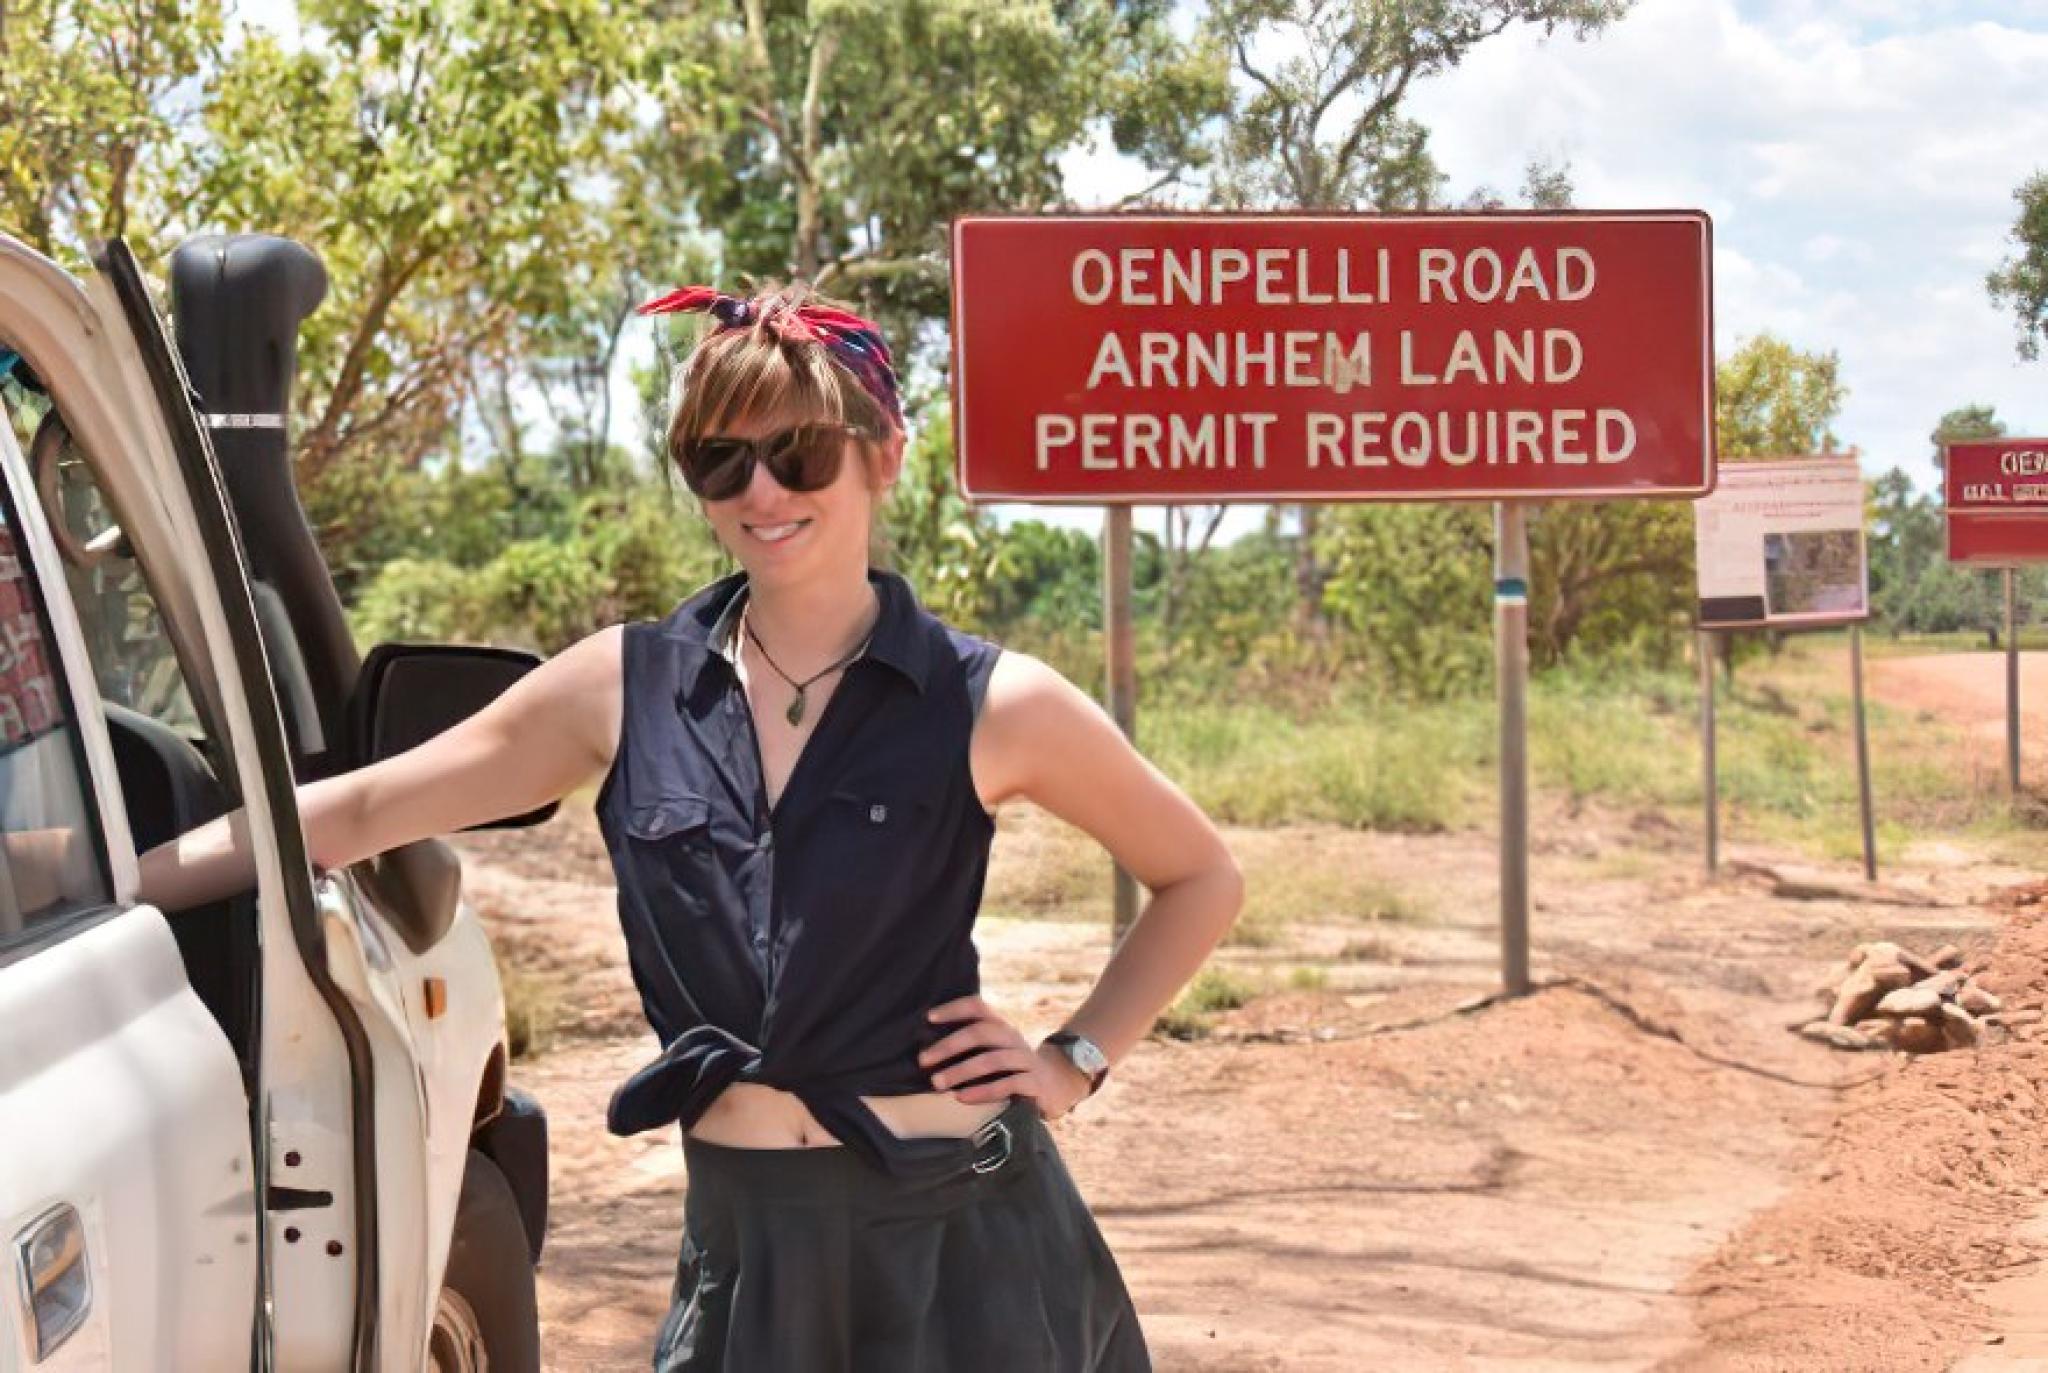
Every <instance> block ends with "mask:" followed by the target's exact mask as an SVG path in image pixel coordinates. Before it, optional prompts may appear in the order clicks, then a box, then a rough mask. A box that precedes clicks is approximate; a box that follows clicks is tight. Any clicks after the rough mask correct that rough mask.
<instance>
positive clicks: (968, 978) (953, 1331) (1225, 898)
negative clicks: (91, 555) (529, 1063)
mask: <svg viewBox="0 0 2048 1373" xmlns="http://www.w3.org/2000/svg"><path fill="white" fill-rule="evenodd" d="M646 308H647V311H648V312H649V313H666V312H669V311H687V312H703V313H706V314H709V315H711V316H712V318H713V321H714V323H713V325H712V327H711V328H710V330H708V331H707V333H706V335H705V336H704V337H703V338H702V339H701V340H700V341H699V343H698V344H697V346H696V347H695V348H694V349H693V350H692V352H691V354H690V356H689V358H688V359H687V360H686V361H685V363H684V364H683V366H682V367H680V368H679V369H678V371H677V375H676V381H675V391H674V397H673V415H672V419H671V422H670V426H669V430H668V436H667V438H668V452H669V456H670V459H671V460H672V461H673V462H674V463H675V466H676V468H677V471H678V472H679V473H680V475H681V477H682V479H683V482H684V484H685V485H686V486H688V488H689V489H690V491H691V492H692V493H694V494H695V495H696V497H697V498H698V500H699V501H700V503H701V506H702V511H703V515H704V518H705V519H706V520H707V521H708V522H709V523H710V525H711V527H712V530H713V531H714V533H715V534H716V535H717V537H718V539H719V541H720V542H721V543H722V544H723V545H724V547H725V548H726V550H727V551H728V552H729V553H730V554H731V555H732V556H733V557H734V558H735V559H737V560H738V561H739V563H740V564H741V568H742V570H741V571H740V572H738V573H735V574H733V575H732V576H729V577H726V578H724V579H722V580H720V581H718V582H715V583H713V584H712V585H711V586H709V587H706V588H703V589H701V590H700V591H698V592H697V593H696V594H695V595H693V596H691V597H690V598H689V599H687V600H686V601H684V602H683V603H682V604H681V605H679V606H678V607H677V608H676V609H675V610H674V611H673V612H672V613H671V614H670V615H668V616H667V617H665V618H664V619H662V620H659V621H653V622H636V623H632V624H628V625H625V626H624V627H623V628H622V629H621V630H619V631H617V632H616V633H613V632H611V631H607V632H606V634H604V635H600V636H594V637H593V639H592V640H590V641H586V643H588V644H590V645H591V646H590V647H589V648H588V649H586V647H585V645H584V644H579V645H576V646H574V647H572V648H571V649H569V650H568V651H566V652H565V653H563V654H562V655H561V656H560V658H559V659H558V660H557V663H560V664H563V665H564V670H565V671H568V670H570V669H568V668H567V666H566V665H567V664H568V663H569V662H570V661H571V660H576V661H579V662H585V663H587V664H588V665H589V672H590V675H591V678H592V681H591V683H590V684H589V688H588V689H587V690H585V691H583V692H582V693H580V694H579V696H578V697H577V700H578V702H579V709H580V710H581V712H582V715H581V720H582V727H584V728H586V729H587V732H588V733H589V735H590V736H591V737H592V739H593V744H594V747H595V748H597V749H598V750H600V751H601V752H602V754H603V756H604V758H605V763H604V767H603V781H602V784H601V786H600V789H599V792H598V797H597V805H596V810H597V818H598V823H599V827H600V828H601V829H602V831H603V833H604V835H605V840H606V844H607V847H608V848H609V850H610V852H611V856H612V861H613V866H614V869H615V871H616V873H617V876H618V886H619V914H620V920H621V922H622V924H623V926H624V930H625V936H626V943H627V947H628V950H629V954H630V958H631V963H632V968H633V972H634V976H635V980H636V983H637V985H638V987H639V990H640V993H641V998H642V1002H643V1005H644V1007H645V1010H646V1013H647V1017H648V1021H649V1023H650V1024H651V1025H652V1027H653V1028H654V1030H655V1033H656V1037H657V1039H658V1040H659V1042H660V1046H661V1048H660V1052H659V1053H658V1054H656V1055H655V1056H654V1057H653V1058H652V1059H651V1061H649V1062H648V1063H647V1064H646V1065H645V1066H643V1067H642V1068H641V1069H640V1070H639V1071H638V1072H636V1073H635V1074H633V1076H632V1077H631V1078H630V1079H629V1080H627V1081H626V1082H625V1083H624V1084H622V1085H621V1086H620V1088H619V1090H618V1092H617V1093H616V1095H615V1096H614V1097H613V1099H612V1103H611V1108H610V1112H609V1117H610V1125H611V1128H612V1129H613V1130H614V1131H615V1132H618V1133H621V1134H627V1133H634V1132H638V1131H641V1130H647V1129H654V1128H660V1127H664V1126H671V1125H680V1127H681V1129H682V1132H683V1151H684V1158H685V1163H686V1166H687V1171H688V1175H689V1179H690V1189H689V1193H688V1199H687V1203H686V1209H685V1216H684V1226H683V1237H682V1252H681V1256H680V1260H679V1263H678V1268H677V1275H676V1283H675V1291H674V1297H675V1300H674V1305H673V1307H672V1309H671V1311H670V1313H669V1316H668V1319H667V1320H666V1321H665V1322H664V1324H663V1326H662V1329H661V1331H660V1333H659V1335H658V1336H657V1340H656V1349H655V1365H656V1367H657V1368H658V1369H667V1370H683V1369H712V1368H733V1367H739V1368H889V1369H892V1370H908V1371H909V1373H916V1371H917V1370H930V1373H938V1370H942V1369H956V1368H964V1367H974V1368H990V1369H1008V1368H1017V1369H1022V1368H1026V1367H1028V1368H1033V1369H1038V1368H1056V1369H1060V1370H1062V1371H1063V1373H1065V1371H1066V1370H1109V1371H1111V1373H1127V1371H1129V1370H1140V1369H1145V1368H1149V1366H1150V1361H1149V1355H1148V1354H1147V1351H1146V1346H1145V1340H1144V1336H1143V1334H1142V1332H1141V1330H1140V1328H1139V1324H1138V1319H1137V1315H1136V1312H1135V1310H1134V1308H1133V1306H1132V1304H1131V1300H1130V1297H1129V1294H1128V1293H1127V1292H1126V1290H1125V1287H1124V1283H1123V1279H1122V1276H1121V1274H1120V1272H1119V1270H1118V1267H1117V1264H1116V1261H1115V1259H1114V1258H1113V1256H1112V1255H1111V1253H1110V1251H1109V1248H1108V1246H1107V1245H1106V1244H1105V1243H1104V1241H1103V1238H1102V1236H1101V1233H1100V1231H1099V1230H1098V1229H1097V1227H1096V1225H1095V1222H1094V1220H1093V1218H1092V1217H1091V1216H1090V1215H1089V1213H1088V1208H1087V1205H1086V1203H1085V1202H1084V1201H1083V1199H1082V1198H1081V1195H1080V1193H1079V1192H1078V1190H1077V1189H1076V1188H1075V1186H1074V1183H1073V1179H1072V1178H1071V1177H1070V1176H1069V1175H1068V1173H1067V1171H1066V1168H1065V1165H1064V1163H1063V1162H1062V1161H1061V1158H1060V1155H1059V1151H1058V1149H1057V1148H1056V1147H1055V1145H1054V1142H1053V1138H1052V1135H1051V1134H1050V1132H1049V1131H1048V1130H1047V1128H1046V1125H1045V1121H1047V1120H1049V1119H1053V1118H1056V1117H1058V1116H1061V1115H1064V1114H1065V1113H1066V1112H1067V1111H1069V1110H1071V1109H1072V1108H1073V1107H1074V1106H1075V1105H1076V1104H1077V1103H1079V1102H1080V1101H1081V1100H1083V1099H1084V1098H1086V1097H1088V1096H1090V1095H1091V1094H1093V1092H1094V1091H1095V1090H1096V1088H1097V1087H1098V1086H1099V1085H1100V1084H1101V1083H1102V1081H1103V1080H1104V1078H1105V1077H1106V1075H1107V1073H1108V1071H1109V1068H1110V1066H1111V1065H1112V1064H1113V1063H1114V1062H1116V1061H1117V1060H1118V1059H1120V1058H1121V1057H1122V1056H1123V1055H1124V1054H1126V1053H1127V1052H1128V1051H1129V1050H1130V1048H1131V1047H1132V1046H1133V1045H1134V1044H1135V1043H1136V1042H1137V1041H1138V1040H1139V1039H1140V1038H1141V1037H1142V1036H1143V1035H1144V1033H1145V1032H1146V1030H1147V1029H1149V1028H1150V1026H1151V1024H1152V1023H1153V1021H1154V1020H1155V1019H1156V1018H1157V1016H1158V1014H1159V1012H1160V1011H1161V1010H1162V1009H1163V1008H1164V1007H1165V1005H1166V1004H1167V1003H1168V1002H1169V1001H1170V1000H1171V999H1172V997H1173V994H1174V993H1175V992H1176V991H1178V990H1179V988H1180V987H1181V986H1182V985H1183V984H1184V983H1185V982H1186V981H1187V980H1188V979H1189V978H1190V977H1191V976H1192V975H1193V973H1194V972H1195V970H1196V969H1197V967H1198V966H1199V965H1200V964H1201V962H1202V961H1203V959H1204V958H1205V957H1206V956H1207V955H1208V953H1209V951H1210V950H1211V949H1213V948H1214V946H1215V945H1216V943H1217V942H1218V941H1219V940H1220V939H1221V938H1222V935H1223V933H1224V931H1225V929H1226V928H1227V926H1228V925H1229V923H1230V921H1231V919H1232V918H1233V917H1234V916H1235V914H1236V911H1237V908H1238V904H1239V900H1240V884H1239V881H1238V877H1237V871H1236V868H1235V866H1234V865H1233V864H1232V862H1231V860H1230V857H1229V855H1228V853H1227V852H1226V851H1225V850H1224V848H1223V846H1222V843H1221V841H1220V840H1219V839H1218V837H1217V835H1216V832H1215V830H1214V828H1213V827H1212V826H1211V825H1210V824H1209V823H1208V821H1207V820H1206V819H1205V818H1204V817H1203V816H1202V815H1201V813H1200V812H1199V811H1197V810H1196V809H1195V808H1194V806H1193V805H1192V804H1190V803H1189V802H1188V800H1187V798H1186V797H1185V796H1183V795H1182V794H1181V793H1180V792H1179V791H1178V790H1177V789H1175V788H1174V787H1173V786H1172V784H1171V783H1169V782H1167V781H1166V780H1165V778H1164V777H1162V776H1161V775H1160V774H1159V773H1158V772H1157V771H1156V770H1155V769H1153V768H1151V767H1150V766H1149V765H1148V764H1146V763H1145V761H1144V760H1143V759H1142V758H1141V757H1139V756H1138V755H1137V753H1136V752H1135V751H1134V750H1133V749H1132V748H1131V746H1130V744H1129V742H1128V741H1127V740H1126V739H1125V738H1124V736H1123V735H1122V734H1121V733H1120V732H1119V731H1118V730H1117V729H1116V727H1115V725H1114V724H1113V723H1112V722H1111V721H1110V720H1109V719H1108V717H1107V716H1106V715H1105V714H1104V713H1103V712H1102V711H1101V709H1100V708H1099V707H1097V706H1096V705H1095V703H1094V702H1093V701H1092V700H1090V699H1089V698H1088V697H1087V696H1086V695H1085V694H1083V693H1082V692H1080V691H1079V690H1078V689H1076V688H1075V687H1074V686H1073V685H1072V684H1071V683H1069V682H1067V681H1066V680H1065V679H1064V678H1062V677H1060V676H1059V675H1058V674H1057V673H1055V672H1053V671H1052V670H1051V669H1050V668H1048V667H1046V666H1045V665H1044V664H1042V663H1039V662H1037V661H1036V660H1034V659H1031V658H1029V657H1027V656H1025V655H1022V654H1016V653H1006V652H1004V651H1003V650H1001V649H1000V648H999V647H998V646H997V645H995V644H993V643H990V642H988V641H987V640H984V639H981V638H978V637H976V636H974V635H971V634H968V633H966V632H964V631H962V630H959V629H955V628H953V627H951V626H949V625H946V624H944V623H943V622H941V621H940V620H938V619H937V618H935V617H934V616H932V615H931V614H930V613H929V612H927V611H926V610H925V609H924V608H923V607H922V606H920V605H919V604H918V602H917V599H916V596H915V594H914V593H913V592H912V590H911V588H910V586H909V585H908V583H906V582H905V581H904V580H903V579H902V578H900V577H898V576H896V575H894V574H893V573H890V572H887V571H884V570H881V569H879V568H876V567H874V566H872V565H871V563H870V557H869V548H870V539H871V536H872V531H873V529H874V526H875V523H876V517H877V512H878V510H879V507H880V505H881V503H882V502H883V500H884V499H886V496H887V493H888V490H889V488H890V486H891V485H892V484H893V483H894V482H895V480H896V478H897V475H898V473H899V472H900V471H901V468H902V462H903V445H904V433H903V416H902V410H901V406H900V404H899V402H898V400H897V394H896V381H895V373H894V370H893V367H892V365H891V362H890V357H889V351H888V349H887V347H886V346H885V345H884V344H883V342H882V339H881V337H880V335H879V334H877V333H876V332H875V330H874V328H873V327H872V326H871V325H869V324H868V323H867V322H866V321H864V320H862V319H860V318H859V317H858V316H856V315H853V314H851V313H850V312H849V311H847V310H844V309H842V308H840V307H837V306H834V305H831V304H829V303H825V302H821V301H819V300H817V299H816V298H814V297H810V296H808V295H806V294H804V293H803V292H801V291H779V290H771V291H768V292H765V293H764V294H762V295H759V296H756V297H754V298H752V299H740V298H736V297H732V296H726V295H722V294H720V293H718V292H715V291H712V290H709V289H707V288H703V287H692V288H689V289H687V290H683V291H678V292H675V293H673V294H672V295H670V296H667V297H664V298H662V299H661V300H659V301H655V302H653V303H652V304H651V305H650V306H648V307H646ZM555 666H556V664H550V665H549V667H550V668H553V667H555ZM546 670H547V669H543V672H545V671H546ZM539 675H540V674H536V676H539ZM593 700H597V701H604V702H606V703H607V710H606V712H605V714H606V716H607V718H605V719H595V718H591V717H592V716H593V714H594V713H593V712H591V711H590V710H589V707H588V703H589V702H590V701H593ZM1010 797H1026V798H1028V799H1030V800H1032V801H1034V802H1035V803H1037V804H1039V805H1040V806H1043V807H1044V808H1045V809H1047V810H1048V811H1050V812H1052V813H1053V814H1055V815H1058V816H1060V817H1062V818H1064V819H1066V820H1068V821H1070V822H1071V823H1073V824H1075V825H1076V826H1078V827H1080V828H1081V829H1083V830H1085V831H1087V832H1089V833H1090V834H1092V835H1094V836H1095V837H1096V838H1097V839H1099V840H1100V841H1102V843H1103V844H1104V845H1105V846H1107V847H1108V848H1109V849H1110V850H1111V852H1112V854H1113V855H1114V856H1115V857H1116V858H1117V859H1118V860H1119V861H1121V862H1122V863H1124V864H1125V866H1126V867H1127V868H1128V869H1129V870H1130V871H1132V872H1134V873H1136V874H1137V875H1138V876H1139V878H1140V880H1142V881H1144V882H1145V883H1146V885H1147V886H1149V887H1151V888H1152V889H1153V891H1154V893H1155V894H1154V899H1153V900H1152V902H1151V903H1150V904H1149V905H1148V907H1147V908H1146V910H1145V912H1143V913H1142V914H1141V916H1140V918H1139V920H1138V922H1137V924H1136V925H1134V926H1133V927H1132V929H1131V931H1130V933H1129V934H1128V935H1127V936H1126V938H1125V940H1124V943H1123V945H1122V946H1121V948H1120V950H1119V953H1118V956H1117V958H1116V959H1115V960H1114V961H1113V963H1112V965H1111V967H1110V968H1109V969H1108V970H1106V971H1105V973H1104V975H1103V978H1102V980H1101V983H1100V985H1099V986H1098V987H1097V988H1096V989H1095V991H1094V993H1093V994H1091V995H1090V996H1089V997H1088V999H1087V1000H1086V1002H1084V1004H1083V1005H1081V1006H1080V1007H1079V1008H1077V1009H1076V1010H1075V1011H1074V1012H1073V1014H1072V1015H1070V1016H1068V1017H1067V1018H1066V1020H1065V1023H1064V1024H1062V1025H1061V1026H1060V1027H1059V1032H1057V1033H1054V1034H1050V1035H1047V1036H1045V1037H1044V1038H1043V1039H1042V1040H1040V1041H1039V1042H1038V1043H1037V1044H1036V1045H1034V1044H1033V1043H1032V1042H1031V1041H1030V1040H1029V1039H1027V1038H1026V1036H1025V1035H1024V1034H1023V1033H1022V1032H1021V1031H1020V1030H1019V1029H1018V1028H1017V1027H1016V1026H1014V1025H1012V1024H1011V1023H1010V1022H1009V1021H1008V1020H1007V1019H1006V1018H1005V1017H1004V1016H1003V1015H1001V1014H1000V1013H999V1012H997V1011H996V1010H995V1009H994V1008H992V1007H991V1006H989V1005H988V1004H987V1003H986V1002H985V1001H983V1000H982V998H981V995H980V980H979V975H978V958H977V955H976V951H975V947H974V942H973V928H974V922H975V917H976V914H977V912H978V909H979V904H980V897H981V891H982V887H983V883H984V881H985V878H986V875H987V868H988V857H989V846H990V842H991V840H992V838H993V836H994V831H995V825H994V820H993V816H992V813H991V812H992V811H993V810H994V808H995V807H997V806H998V805H1000V804H1001V803H1002V802H1003V801H1004V800H1006V799H1008V798H1010ZM771 1274H772V1278H771ZM791 1292H801V1293H802V1294H803V1297H802V1299H801V1301H792V1300H791V1299H790V1298H789V1297H788V1296H787V1294H788V1293H791Z"/></svg>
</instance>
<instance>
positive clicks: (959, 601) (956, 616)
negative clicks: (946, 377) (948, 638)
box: [883, 406, 1003, 625]
mask: <svg viewBox="0 0 2048 1373" xmlns="http://www.w3.org/2000/svg"><path fill="white" fill-rule="evenodd" d="M883 529H884V531H885V533H886V544H887V551H888V558H887V562H888V563H889V565H890V566H892V567H894V568H895V570H896V571H898V572H901V573H902V574H903V575H904V576H905V577H906V578H908V579H909V581H910V583H911V585H912V586H914V587H916V588H917V592H918V597H919V599H920V600H922V601H923V602H924V603H925V605H926V606H927V607H929V608H930V609H931V610H932V611H933V612H934V613H936V614H938V615H939V616H941V617H942V618H944V619H948V620H951V621H953V622H955V623H957V624H963V625H966V624H983V623H986V621H987V619H988V603H989V597H990V596H991V594H992V588H993V587H994V586H995V584H996V580H997V578H998V576H999V573H998V568H999V567H1000V564H1001V561H1002V558H1003V544H1002V541H1001V539H999V538H998V537H996V530H995V526H994V522H993V521H991V520H990V519H989V517H988V516H987V515H985V514H983V513H982V512H981V511H980V510H977V509H975V508H974V507H972V506H970V505H968V504H967V502H966V501H964V500H962V499H961V498H960V492H959V488H958V487H957V486H956V485H955V484H954V481H953V425H952V416H951V415H950V413H949V412H948V411H947V410H946V409H945V408H944V407H941V406H932V407H929V408H928V409H927V417H926V420H925V422H924V423H923V424H921V425H920V426H919V428H918V434H917V438H916V441H915V442H913V443H911V444H910V445H908V446H907V447H906V448H905V450H904V454H903V470H902V472H901V474H900V475H899V476H898V477H897V480H896V489H895V490H894V492H893V493H891V496H890V499H889V502H888V504H887V505H886V506H885V507H884V509H883Z"/></svg>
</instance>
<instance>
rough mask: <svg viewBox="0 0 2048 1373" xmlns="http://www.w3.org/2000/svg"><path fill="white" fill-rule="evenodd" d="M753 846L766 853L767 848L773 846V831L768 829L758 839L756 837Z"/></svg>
mask: <svg viewBox="0 0 2048 1373" xmlns="http://www.w3.org/2000/svg"><path fill="white" fill-rule="evenodd" d="M754 847H755V848H757V849H759V850H760V851H761V852H763V853H766V852H768V850H770V849H772V848H774V847H775V832H774V831H773V830H770V831H768V832H767V833H766V834H763V835H762V836H761V837H760V838H759V839H756V840H755V841H754Z"/></svg>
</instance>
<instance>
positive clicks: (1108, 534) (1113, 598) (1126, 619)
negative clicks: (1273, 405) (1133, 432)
mask: <svg viewBox="0 0 2048 1373" xmlns="http://www.w3.org/2000/svg"><path fill="white" fill-rule="evenodd" d="M1102 610H1103V615H1102V641H1103V651H1104V658H1105V661H1106V667H1107V669H1108V688H1109V690H1108V696H1109V715H1110V718H1111V719H1112V720H1115V721H1116V724H1117V728H1118V729H1121V730H1122V731H1123V732H1124V737H1125V738H1126V739H1129V740H1131V741H1132V742H1133V743H1135V742H1137V738H1138V655H1137V645H1136V643H1135V641H1134V638H1133V634H1132V628H1131V507H1129V506H1128V505H1112V506H1109V507H1107V508H1106V509H1105V510H1104V511H1103V517H1102ZM1113 882H1114V886H1115V913H1114V914H1113V915H1112V917H1111V923H1110V931H1111V938H1112V940H1121V939H1122V938H1123V937H1124V931H1126V930H1128V929H1129V928H1130V927H1131V925H1132V924H1133V923H1134V922H1135V921H1136V920H1137V918H1138V880H1137V879H1136V878H1135V877H1133V876H1131V874H1130V873H1128V872H1126V871H1124V868H1123V865H1122V864H1118V865H1116V876H1115V878H1114V879H1113Z"/></svg>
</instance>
